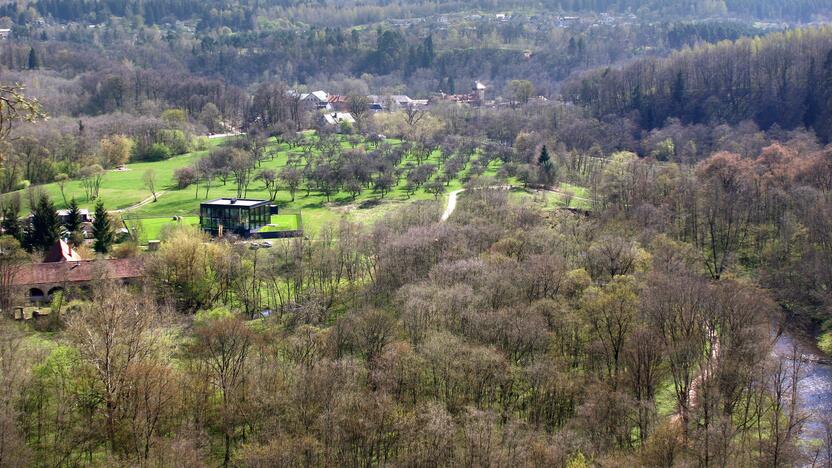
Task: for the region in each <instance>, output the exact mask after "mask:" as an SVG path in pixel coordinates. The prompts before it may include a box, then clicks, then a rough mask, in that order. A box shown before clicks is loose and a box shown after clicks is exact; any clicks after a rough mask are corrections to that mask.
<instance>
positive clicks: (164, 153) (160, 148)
mask: <svg viewBox="0 0 832 468" xmlns="http://www.w3.org/2000/svg"><path fill="white" fill-rule="evenodd" d="M136 156H137V158H136V159H138V160H139V161H150V162H154V161H164V160H165V159H170V157H171V151H170V148H168V147H167V146H166V145H164V144H162V143H155V144H153V145H151V146H149V147H147V148H144V150H139V151H138V152H137V154H136Z"/></svg>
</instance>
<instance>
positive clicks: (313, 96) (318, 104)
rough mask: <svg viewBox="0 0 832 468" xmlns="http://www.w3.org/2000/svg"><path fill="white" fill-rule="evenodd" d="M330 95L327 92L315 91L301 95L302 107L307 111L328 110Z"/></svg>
mask: <svg viewBox="0 0 832 468" xmlns="http://www.w3.org/2000/svg"><path fill="white" fill-rule="evenodd" d="M328 101H329V94H327V92H326V91H314V92H311V93H304V94H301V95H300V103H301V106H302V107H303V108H304V109H305V110H307V111H314V110H321V109H326V108H327V106H328V105H329V102H328Z"/></svg>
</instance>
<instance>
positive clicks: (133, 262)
mask: <svg viewBox="0 0 832 468" xmlns="http://www.w3.org/2000/svg"><path fill="white" fill-rule="evenodd" d="M143 275H144V259H143V258H142V257H134V258H124V259H113V260H92V261H81V262H61V263H33V264H29V265H24V266H23V267H22V268H21V269H20V271H18V272H17V274H16V275H15V277H14V280H13V281H12V284H14V285H15V286H35V285H39V284H61V283H86V282H89V281H92V280H94V279H96V278H99V277H104V278H110V279H132V278H140V277H142V276H143Z"/></svg>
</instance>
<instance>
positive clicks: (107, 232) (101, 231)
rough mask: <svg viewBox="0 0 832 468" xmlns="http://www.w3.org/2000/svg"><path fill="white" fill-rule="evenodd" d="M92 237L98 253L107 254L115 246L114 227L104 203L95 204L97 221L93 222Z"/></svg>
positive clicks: (94, 247)
mask: <svg viewBox="0 0 832 468" xmlns="http://www.w3.org/2000/svg"><path fill="white" fill-rule="evenodd" d="M92 236H93V238H95V242H94V244H93V249H95V251H96V252H98V253H107V252H109V251H110V248H111V247H112V246H113V237H114V236H113V226H112V223H111V222H110V215H108V214H107V210H105V209H104V203H103V202H102V201H101V200H99V201H98V203H96V204H95V219H94V220H93V221H92Z"/></svg>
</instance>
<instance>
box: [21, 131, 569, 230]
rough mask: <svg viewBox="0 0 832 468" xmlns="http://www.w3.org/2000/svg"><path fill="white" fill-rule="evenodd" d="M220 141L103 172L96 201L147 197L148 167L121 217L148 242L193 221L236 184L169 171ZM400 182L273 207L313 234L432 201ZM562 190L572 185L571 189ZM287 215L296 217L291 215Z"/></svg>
mask: <svg viewBox="0 0 832 468" xmlns="http://www.w3.org/2000/svg"><path fill="white" fill-rule="evenodd" d="M230 138H234V137H230ZM223 141H224V140H222V139H215V140H209V143H208V145H209V148H208V149H206V150H203V151H195V152H192V153H188V154H185V155H181V156H175V157H173V158H170V159H168V160H165V161H159V162H143V163H132V164H128V165H127V166H126V168H125V170H122V171H108V172H107V173H106V175H105V176H104V179H103V182H102V184H101V190H100V199H101V200H102V201H103V202H104V204H105V206H106V208H107V209H108V210H111V211H113V210H124V209H126V208H130V207H134V206H135V205H137V204H139V203H141V202H142V201H143V200H145V199H147V198H148V197H150V196H151V192H150V191H149V190H148V189H147V188H145V186H144V182H143V175H144V173H145V171H146V170H148V169H153V170H154V171H155V173H156V177H157V187H156V191H157V195H158V200H157V201H156V202H150V203H147V204H145V205H143V206H140V207H137V208H134V209H130V210H129V212H128V213H125V217H127V218H130V217H135V218H140V219H142V227H143V230H144V235H143V237H146V239H148V240H150V239H157V238H158V237H159V236H160V235H161V234H162V230H163V228H164V226H166V225H170V224H172V223H175V222H177V221H174V220H173V217H174V216H178V217H181V221H179V222H181V223H184V224H191V225H198V224H199V218H198V213H199V204H200V203H201V202H203V201H206V200H210V199H214V198H220V197H234V196H236V185H235V183H234V182H233V180H230V179H229V180H228V181H227V183H225V184H223V183H222V182H221V181H220V180H219V179H215V180H214V181H213V182H212V184H211V186H210V188H208V190H207V193H206V187H205V186H204V185H199V186H198V187H197V186H190V187H187V188H184V189H181V190H180V189H178V188H177V187H176V185H175V180H174V172H175V171H176V170H177V169H179V168H181V167H186V166H190V165H192V164H193V163H194V162H195V161H197V160H198V159H200V158H202V157H204V156H206V155H207V154H208V151H209V150H210V148H211V147H213V146H216V145H219V144H221V143H222V142H223ZM388 143H391V144H393V145H396V144H400V143H401V142H400V141H397V140H388ZM342 145H343V146H344V147H345V148H349V147H350V146H349V143H348V142H347V141H346V140H345V139H344V140H342ZM269 151H270V152H272V153H273V154H274V157H273V158H272V159H269V160H266V161H263V162H262V164H261V165H260V166H259V167H258V168H257V169H256V170H255V172H257V171H259V170H261V169H266V168H269V169H274V170H280V169H281V168H283V167H284V166H286V165H287V162H288V159H289V156H290V154H292V153H294V154H302V149H301V148H294V149H290V148H289V147H288V146H287V145H285V144H277V143H273V144H272V146H271V147H270V148H269ZM425 162H426V163H432V164H436V165H437V166H438V165H439V151H435V152H434V153H433V154H432V155H431V156H430V157H429V159H428V160H427V161H425ZM408 163H412V164H415V163H416V161H415V159H414V158H412V157H408V158H406V159H405V160H404V161H403V163H402V164H405V165H406V164H408ZM499 165H500V163H499V162H498V161H495V162H492V163H491V165H490V166H489V167H488V170H487V171H486V173H485V175H486V176H494V175H496V173H497V170H498V169H499ZM469 168H470V166H469ZM467 170H468V168H466V169H465V170H463V172H462V174H465V172H466V171H467ZM405 184H406V181H405V178H404V177H402V179H401V181H400V183H399V184H398V185H397V186H396V187H394V188H393V189H392V190H391V191H390V192H388V193H387V194H385V196H384V198H383V199H382V200H379V199H380V195H379V194H378V193H376V192H374V191H372V190H364V191H363V192H361V193H360V194H359V195H357V196H356V197H355V198H352V196H351V195H350V194H348V193H346V192H340V193H337V194H334V195H332V196H331V197H330V199H329V200H327V199H326V197H325V196H324V195H323V194H320V193H317V192H315V191H312V192H310V193H307V192H306V191H305V190H303V189H300V190H298V191H297V193H296V194H295V199H294V200H292V197H291V195H290V193H289V192H288V191H286V190H281V191H279V192H278V193H277V195H276V197H275V203H276V204H277V205H278V207H279V209H280V211H284V210H285V211H290V212H292V213H297V212H300V213H302V223H303V228H304V230H305V231H306V232H309V233H315V232H317V231H319V230H320V229H321V227H323V226H325V225H327V224H331V223H336V222H338V221H339V220H340V219H344V218H345V219H348V220H350V221H354V222H360V223H371V222H374V221H375V220H377V219H379V218H381V217H383V216H384V215H385V214H386V213H388V212H390V211H391V210H393V209H395V208H397V207H399V206H402V205H404V204H407V203H410V202H412V201H415V200H433V199H434V196H433V195H432V194H429V193H427V192H426V191H425V190H424V189H419V190H417V191H416V192H415V193H413V194H408V193H407V190H406V189H405ZM462 185H463V184H462V181H461V180H460V179H455V180H453V181H451V182H450V183H449V184H448V185H447V187H446V194H445V195H442V196H440V200H444V199H445V197H447V193H449V192H451V191H454V190H456V189H459V188H461V187H462ZM38 188H39V189H43V190H44V191H45V192H46V193H47V194H49V196H50V197H51V198H52V200H53V202H54V203H55V205H56V207H58V208H64V207H65V203H64V196H65V197H66V200H71V199H72V198H75V199H76V201H77V202H78V203H79V205H81V207H82V208H89V209H92V208H93V205H94V201H92V200H88V199H87V198H86V195H85V192H84V189H83V187H82V185H81V182H80V181H77V180H73V181H70V182H67V183H66V184H65V186H64V196H62V194H61V190H60V188H59V186H58V184H54V183H53V184H46V185H42V186H39V187H38ZM564 188H570V189H572V187H564ZM574 191H575V194H576V197H582V196H584V195H585V190H584V189H582V188H580V187H577V188H575V190H574ZM520 195H523V194H520ZM244 196H245V197H246V198H254V199H268V198H269V194H268V192H267V190H266V188H265V186H264V185H263V183H262V182H260V181H252V182H251V184H250V185H249V187H248V191H247V193H246V194H245V195H244ZM523 196H529V195H523ZM22 198H23V199H24V200H25V199H26V198H27V197H25V196H23V197H22ZM557 198H558V196H557V194H549V199H550V201H547V202H546V203H545V206H543V208H544V209H547V208H555V207H558V206H561V205H558V203H557V201H556V199H557ZM377 201H378V202H377ZM365 202H371V203H365ZM578 203H579V202H578V201H576V200H573V202H572V206H575V205H577V204H578ZM365 206H366V208H365ZM24 209H25V207H24ZM291 218H293V219H296V217H291ZM272 223H273V224H276V225H278V226H279V227H280V228H283V227H284V226H285V228H286V229H287V230H288V229H293V228H295V226H296V224H297V222H296V221H295V222H294V223H293V221H292V220H291V219H289V218H283V217H280V216H278V217H276V218H273V219H272Z"/></svg>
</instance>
